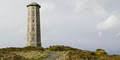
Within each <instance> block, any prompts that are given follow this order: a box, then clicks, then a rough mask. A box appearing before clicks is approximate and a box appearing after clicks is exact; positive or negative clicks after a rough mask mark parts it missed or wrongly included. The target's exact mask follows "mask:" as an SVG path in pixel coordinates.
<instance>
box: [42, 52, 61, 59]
mask: <svg viewBox="0 0 120 60" xmlns="http://www.w3.org/2000/svg"><path fill="white" fill-rule="evenodd" d="M49 54H50V55H49V56H48V57H47V58H45V59H43V60H56V58H57V57H59V56H60V55H58V54H55V53H54V52H51V51H50V52H49Z"/></svg>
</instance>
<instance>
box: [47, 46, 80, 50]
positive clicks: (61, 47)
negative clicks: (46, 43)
mask: <svg viewBox="0 0 120 60" xmlns="http://www.w3.org/2000/svg"><path fill="white" fill-rule="evenodd" d="M47 49H48V50H50V51H69V50H79V49H77V48H72V47H69V46H64V45H55V46H50V47H49V48H47Z"/></svg>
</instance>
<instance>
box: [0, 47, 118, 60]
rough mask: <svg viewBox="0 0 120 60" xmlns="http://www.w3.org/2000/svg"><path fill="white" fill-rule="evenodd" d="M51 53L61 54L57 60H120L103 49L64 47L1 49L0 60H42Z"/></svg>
mask: <svg viewBox="0 0 120 60" xmlns="http://www.w3.org/2000/svg"><path fill="white" fill-rule="evenodd" d="M49 51H50V52H54V53H56V54H59V55H60V56H59V57H58V58H57V59H56V60H120V55H108V53H107V52H106V51H105V50H103V49H97V50H96V51H88V50H81V49H77V48H72V47H69V46H64V45H55V46H50V47H49V48H46V49H45V48H35V47H25V48H3V49H0V60H42V59H43V58H46V57H47V56H49Z"/></svg>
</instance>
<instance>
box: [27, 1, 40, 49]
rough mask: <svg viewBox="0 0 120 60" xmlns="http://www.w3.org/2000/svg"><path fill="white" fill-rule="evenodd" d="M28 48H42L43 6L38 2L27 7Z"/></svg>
mask: <svg viewBox="0 0 120 60" xmlns="http://www.w3.org/2000/svg"><path fill="white" fill-rule="evenodd" d="M27 8H28V20H27V43H26V45H27V46H31V47H41V32H40V13H39V8H41V6H40V5H39V4H37V3H36V2H33V3H31V4H29V5H27Z"/></svg>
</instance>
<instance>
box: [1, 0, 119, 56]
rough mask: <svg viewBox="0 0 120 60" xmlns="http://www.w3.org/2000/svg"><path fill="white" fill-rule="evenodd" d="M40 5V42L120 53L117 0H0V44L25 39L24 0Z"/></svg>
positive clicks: (13, 44)
mask: <svg viewBox="0 0 120 60" xmlns="http://www.w3.org/2000/svg"><path fill="white" fill-rule="evenodd" d="M34 1H35V2H37V3H39V4H40V5H41V6H42V8H41V13H40V14H41V32H42V34H41V35H42V45H43V47H48V46H50V45H67V46H72V47H76V48H79V49H85V50H92V51H94V50H96V49H97V48H102V49H105V50H106V51H107V52H109V53H110V54H120V47H119V45H120V20H119V19H120V0H12V1H11V0H1V1H0V7H1V8H0V47H1V48H3V47H18V46H19V47H23V46H25V43H26V24H27V7H26V5H27V4H30V3H31V2H34Z"/></svg>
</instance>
